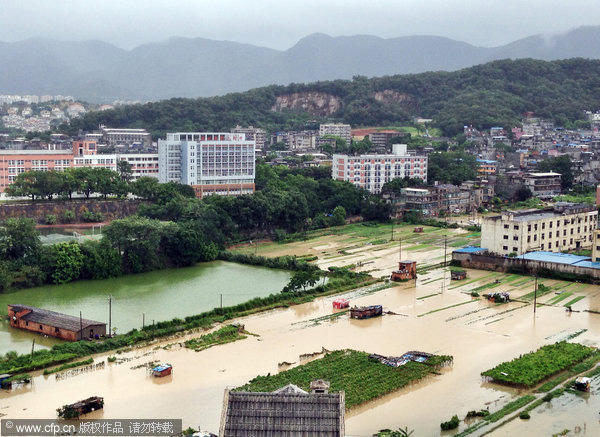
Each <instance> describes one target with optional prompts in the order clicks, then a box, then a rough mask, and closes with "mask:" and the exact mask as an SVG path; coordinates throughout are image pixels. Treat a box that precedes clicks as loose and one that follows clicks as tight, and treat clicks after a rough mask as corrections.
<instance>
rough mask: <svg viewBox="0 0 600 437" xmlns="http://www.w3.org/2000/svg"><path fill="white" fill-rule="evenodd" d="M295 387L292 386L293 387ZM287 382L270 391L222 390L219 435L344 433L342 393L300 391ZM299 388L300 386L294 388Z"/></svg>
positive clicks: (326, 435)
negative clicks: (278, 388)
mask: <svg viewBox="0 0 600 437" xmlns="http://www.w3.org/2000/svg"><path fill="white" fill-rule="evenodd" d="M294 387H295V386H294ZM294 387H292V386H291V385H288V386H285V387H282V389H280V390H278V391H276V392H272V393H258V392H235V391H228V390H227V391H226V392H225V406H224V409H225V410H224V411H223V415H222V419H221V420H222V422H223V423H221V432H220V433H219V435H222V436H223V437H231V436H244V437H246V436H253V437H279V436H292V435H302V436H315V437H316V436H322V437H329V436H332V437H333V436H336V437H341V436H343V435H344V408H345V401H344V392H343V391H342V392H340V393H300V392H295V389H296V388H297V387H295V388H294ZM298 390H300V391H302V390H301V389H298Z"/></svg>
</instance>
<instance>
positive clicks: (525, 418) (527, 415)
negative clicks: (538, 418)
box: [519, 411, 531, 420]
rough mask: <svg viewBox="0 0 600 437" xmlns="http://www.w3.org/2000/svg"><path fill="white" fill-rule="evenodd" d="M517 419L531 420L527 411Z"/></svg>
mask: <svg viewBox="0 0 600 437" xmlns="http://www.w3.org/2000/svg"><path fill="white" fill-rule="evenodd" d="M519 418H521V419H523V420H527V419H531V416H530V415H529V413H528V412H527V411H524V412H522V413H521V414H519Z"/></svg>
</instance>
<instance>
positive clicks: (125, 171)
mask: <svg viewBox="0 0 600 437" xmlns="http://www.w3.org/2000/svg"><path fill="white" fill-rule="evenodd" d="M117 173H119V176H120V177H121V180H122V181H123V182H126V183H129V182H130V181H131V177H132V175H133V170H132V169H131V164H130V163H129V162H127V161H125V160H120V161H118V162H117Z"/></svg>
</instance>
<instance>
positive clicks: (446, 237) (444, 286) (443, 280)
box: [442, 235, 448, 293]
mask: <svg viewBox="0 0 600 437" xmlns="http://www.w3.org/2000/svg"><path fill="white" fill-rule="evenodd" d="M447 239H448V236H447V235H444V265H443V267H442V272H443V273H442V293H443V292H444V291H446V243H447Z"/></svg>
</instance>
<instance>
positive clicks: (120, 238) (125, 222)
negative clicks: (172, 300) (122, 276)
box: [103, 216, 164, 273]
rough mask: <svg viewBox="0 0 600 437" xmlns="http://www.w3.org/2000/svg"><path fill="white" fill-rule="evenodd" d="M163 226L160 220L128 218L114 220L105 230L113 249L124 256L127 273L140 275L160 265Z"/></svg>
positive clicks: (104, 232)
mask: <svg viewBox="0 0 600 437" xmlns="http://www.w3.org/2000/svg"><path fill="white" fill-rule="evenodd" d="M163 226H164V225H163V224H162V223H161V222H160V221H158V220H151V219H147V218H141V217H134V216H131V217H128V218H125V219H120V220H114V221H113V222H112V223H111V224H110V225H108V226H107V227H106V228H104V230H103V234H104V238H106V239H107V240H108V241H109V243H110V245H111V247H113V248H114V249H117V251H118V252H119V253H121V254H122V255H123V267H124V270H125V271H126V272H129V273H140V272H145V271H149V270H152V269H155V268H156V267H158V265H159V258H158V255H159V244H160V240H161V236H162V229H163Z"/></svg>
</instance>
